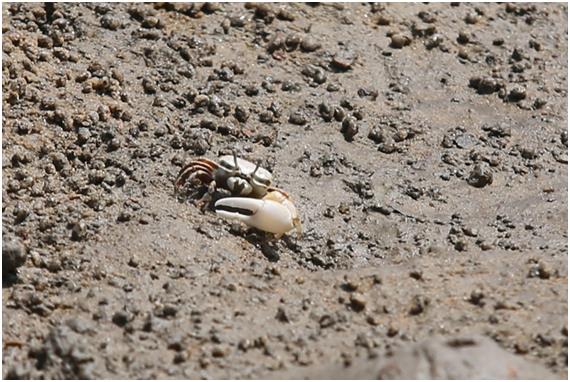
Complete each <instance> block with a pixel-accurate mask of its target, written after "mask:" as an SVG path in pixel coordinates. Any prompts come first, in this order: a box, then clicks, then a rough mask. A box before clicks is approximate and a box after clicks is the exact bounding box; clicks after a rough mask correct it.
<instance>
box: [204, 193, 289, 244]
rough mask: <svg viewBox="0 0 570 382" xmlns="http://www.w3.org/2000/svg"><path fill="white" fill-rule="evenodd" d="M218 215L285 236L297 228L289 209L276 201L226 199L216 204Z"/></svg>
mask: <svg viewBox="0 0 570 382" xmlns="http://www.w3.org/2000/svg"><path fill="white" fill-rule="evenodd" d="M215 209H216V213H217V214H218V215H219V216H222V217H224V218H227V219H236V220H239V221H241V222H243V223H245V224H247V225H248V226H250V227H255V228H257V229H260V230H262V231H266V232H271V233H274V234H276V235H279V236H281V235H283V234H284V233H287V232H289V231H291V230H292V229H293V228H295V222H294V216H292V214H291V211H290V210H289V208H287V207H286V206H284V205H283V204H282V203H279V202H277V201H274V200H268V199H253V198H224V199H220V200H218V201H217V202H216V204H215Z"/></svg>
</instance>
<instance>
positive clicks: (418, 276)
mask: <svg viewBox="0 0 570 382" xmlns="http://www.w3.org/2000/svg"><path fill="white" fill-rule="evenodd" d="M410 277H411V278H413V279H414V280H418V281H419V280H422V278H423V272H422V271H420V270H413V271H411V272H410Z"/></svg>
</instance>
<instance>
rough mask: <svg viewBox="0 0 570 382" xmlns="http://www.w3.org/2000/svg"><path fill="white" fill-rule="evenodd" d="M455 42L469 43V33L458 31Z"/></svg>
mask: <svg viewBox="0 0 570 382" xmlns="http://www.w3.org/2000/svg"><path fill="white" fill-rule="evenodd" d="M457 42H458V43H460V44H463V45H465V44H467V43H469V34H468V33H467V32H465V31H461V32H459V35H458V36H457Z"/></svg>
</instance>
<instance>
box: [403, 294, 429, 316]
mask: <svg viewBox="0 0 570 382" xmlns="http://www.w3.org/2000/svg"><path fill="white" fill-rule="evenodd" d="M429 302H430V301H429V298H427V297H425V296H419V295H416V296H414V297H413V299H412V302H411V304H410V308H409V310H408V313H409V314H410V315H411V316H417V315H419V314H422V313H423V312H425V310H426V308H427V306H428V305H429Z"/></svg>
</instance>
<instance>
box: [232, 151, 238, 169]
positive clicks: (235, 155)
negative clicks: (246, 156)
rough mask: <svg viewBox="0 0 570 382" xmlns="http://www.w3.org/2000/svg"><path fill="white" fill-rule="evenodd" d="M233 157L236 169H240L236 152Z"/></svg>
mask: <svg viewBox="0 0 570 382" xmlns="http://www.w3.org/2000/svg"><path fill="white" fill-rule="evenodd" d="M233 155H234V164H235V166H236V168H239V166H238V161H237V154H236V151H235V150H234V151H233Z"/></svg>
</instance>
